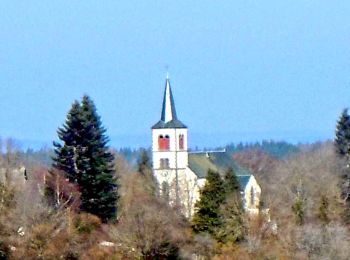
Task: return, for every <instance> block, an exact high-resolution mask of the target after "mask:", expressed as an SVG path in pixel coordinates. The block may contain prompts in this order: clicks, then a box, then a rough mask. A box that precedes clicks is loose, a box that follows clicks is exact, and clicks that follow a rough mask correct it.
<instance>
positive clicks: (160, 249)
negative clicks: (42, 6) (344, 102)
mask: <svg viewBox="0 0 350 260" xmlns="http://www.w3.org/2000/svg"><path fill="white" fill-rule="evenodd" d="M334 125H335V133H336V134H335V139H334V141H324V142H318V143H314V144H298V145H294V144H289V143H287V142H279V141H262V142H260V143H254V144H250V143H247V144H243V143H240V144H228V145H227V146H226V147H225V148H226V151H227V152H228V153H230V154H231V156H232V158H233V159H234V160H236V161H237V162H238V163H239V164H240V165H241V166H243V167H246V168H247V169H249V170H250V171H251V172H253V173H254V175H255V177H256V178H257V180H258V182H259V183H260V185H261V187H262V202H261V208H262V209H265V210H264V211H261V212H262V213H261V214H260V215H258V216H255V217H252V216H248V215H247V214H246V213H245V212H244V211H243V210H242V205H241V201H240V196H239V189H238V187H237V185H238V184H237V180H236V179H235V177H234V176H235V175H234V174H232V172H231V173H230V169H228V173H227V175H226V176H225V178H224V179H222V178H221V177H220V176H218V175H217V174H216V173H215V172H211V173H208V178H207V183H206V185H205V186H204V188H203V190H202V191H201V200H200V202H199V203H197V204H196V207H197V210H198V211H197V213H196V214H195V216H194V217H193V219H190V220H188V219H186V218H185V217H184V216H182V215H181V214H180V213H179V212H180V211H179V210H178V209H177V208H176V207H172V206H169V204H168V203H167V200H166V198H164V197H162V196H159V193H158V192H157V187H158V186H157V184H156V183H155V181H154V178H153V174H152V170H151V169H152V167H151V158H150V150H149V149H137V150H132V149H130V148H123V149H119V150H116V149H111V148H109V147H108V136H107V134H106V131H105V129H104V128H103V126H102V121H101V118H100V117H99V116H98V114H97V112H96V108H95V106H94V103H93V101H92V100H91V99H90V98H89V97H88V96H84V97H83V99H82V100H81V101H75V102H74V103H73V105H72V108H71V109H70V111H69V112H68V114H67V118H66V122H65V123H64V125H63V126H61V127H59V128H58V131H57V133H58V139H57V140H55V141H54V145H53V148H52V149H51V148H49V149H41V150H38V151H34V150H30V149H29V150H27V151H22V150H21V149H19V148H18V147H17V145H16V142H15V141H14V140H13V139H3V140H2V142H1V157H0V177H1V179H0V181H1V183H0V259H350V250H349V248H350V231H349V227H350V226H349V224H350V211H349V209H350V204H349V201H350V199H349V194H350V172H349V154H350V153H349V148H350V117H349V115H348V112H347V110H344V111H343V113H342V114H341V115H340V118H339V120H338V122H335V123H334ZM231 171H232V170H231ZM266 209H268V210H266Z"/></svg>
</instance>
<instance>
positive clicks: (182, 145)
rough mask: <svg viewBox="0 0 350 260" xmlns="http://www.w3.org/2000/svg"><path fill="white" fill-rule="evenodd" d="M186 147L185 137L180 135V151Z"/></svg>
mask: <svg viewBox="0 0 350 260" xmlns="http://www.w3.org/2000/svg"><path fill="white" fill-rule="evenodd" d="M184 147H185V145H184V135H183V134H180V135H179V149H180V150H183V149H184Z"/></svg>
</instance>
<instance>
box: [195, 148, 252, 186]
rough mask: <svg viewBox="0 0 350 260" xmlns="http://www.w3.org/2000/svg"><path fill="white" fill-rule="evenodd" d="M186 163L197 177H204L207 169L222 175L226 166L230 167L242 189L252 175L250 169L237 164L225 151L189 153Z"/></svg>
mask: <svg viewBox="0 0 350 260" xmlns="http://www.w3.org/2000/svg"><path fill="white" fill-rule="evenodd" d="M188 165H189V168H190V169H191V170H192V171H193V172H194V173H195V174H196V175H197V176H198V178H206V176H207V173H208V170H213V171H217V172H219V173H220V174H221V175H224V174H225V172H226V171H227V169H228V168H232V169H233V171H234V173H235V174H236V176H237V177H238V181H239V183H240V185H241V188H242V189H243V188H244V187H245V186H246V185H247V184H248V182H249V179H250V176H251V175H252V174H251V172H250V171H248V170H247V169H244V168H242V167H241V166H239V165H238V164H237V163H236V162H235V161H234V160H233V158H232V157H231V156H230V155H229V154H228V153H226V152H200V153H197V152H196V153H189V154H188Z"/></svg>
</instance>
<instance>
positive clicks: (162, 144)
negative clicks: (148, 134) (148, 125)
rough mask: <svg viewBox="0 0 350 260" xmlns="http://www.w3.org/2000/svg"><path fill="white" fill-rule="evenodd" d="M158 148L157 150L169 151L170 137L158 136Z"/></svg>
mask: <svg viewBox="0 0 350 260" xmlns="http://www.w3.org/2000/svg"><path fill="white" fill-rule="evenodd" d="M158 147H159V150H163V151H164V150H165V151H167V150H169V149H170V137H169V135H165V136H163V135H159V136H158Z"/></svg>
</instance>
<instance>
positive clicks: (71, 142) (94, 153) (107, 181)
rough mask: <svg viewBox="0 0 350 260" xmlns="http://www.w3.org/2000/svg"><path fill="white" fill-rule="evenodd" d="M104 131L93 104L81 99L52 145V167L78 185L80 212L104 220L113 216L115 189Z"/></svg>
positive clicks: (86, 98)
mask: <svg viewBox="0 0 350 260" xmlns="http://www.w3.org/2000/svg"><path fill="white" fill-rule="evenodd" d="M105 132H106V130H105V128H104V127H103V126H102V123H101V119H100V117H99V116H98V114H97V112H96V107H95V105H94V103H93V101H92V100H91V99H90V97H88V96H84V97H83V100H82V102H81V103H79V102H74V103H73V106H72V108H71V110H70V111H69V113H68V115H67V120H66V122H65V124H64V125H63V127H62V128H59V129H58V137H59V139H60V140H61V142H62V144H60V143H54V145H55V157H54V158H53V160H54V163H53V167H54V168H56V169H59V170H61V171H63V172H65V174H66V176H67V177H68V178H69V180H70V181H71V182H74V183H76V184H78V185H79V188H80V191H81V210H83V211H86V212H89V213H92V214H95V215H97V216H99V217H100V218H101V219H102V220H103V221H107V220H109V219H112V218H114V217H115V215H116V201H117V198H118V196H117V186H116V182H115V180H114V177H113V165H112V162H113V160H114V158H113V155H112V154H111V153H110V152H109V151H108V146H107V143H108V138H107V136H106V135H105Z"/></svg>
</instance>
